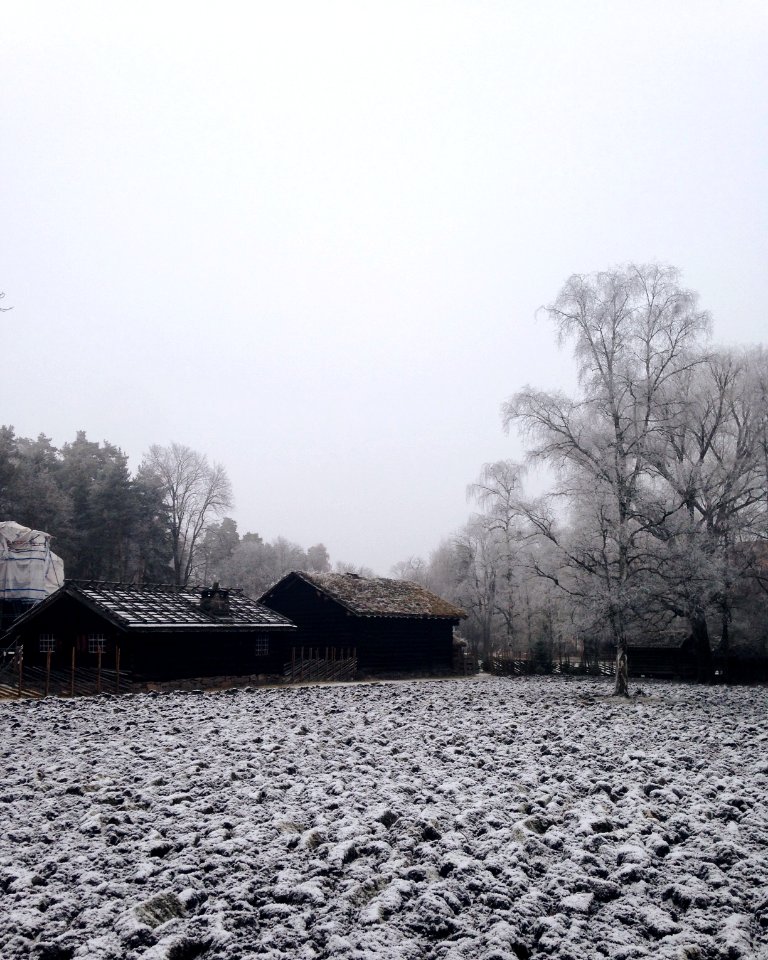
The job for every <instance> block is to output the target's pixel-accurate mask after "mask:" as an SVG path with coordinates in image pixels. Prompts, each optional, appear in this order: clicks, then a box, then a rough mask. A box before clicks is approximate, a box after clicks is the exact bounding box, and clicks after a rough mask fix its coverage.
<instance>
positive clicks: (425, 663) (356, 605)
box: [259, 571, 466, 674]
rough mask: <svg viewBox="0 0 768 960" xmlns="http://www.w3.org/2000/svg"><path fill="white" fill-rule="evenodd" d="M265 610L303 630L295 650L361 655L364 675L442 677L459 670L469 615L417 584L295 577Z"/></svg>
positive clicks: (268, 597)
mask: <svg viewBox="0 0 768 960" xmlns="http://www.w3.org/2000/svg"><path fill="white" fill-rule="evenodd" d="M259 602H260V603H263V604H264V605H265V606H267V607H269V608H270V609H271V610H275V611H276V612H277V613H280V614H282V615H283V616H284V617H288V618H289V619H290V620H292V621H293V622H294V623H295V624H296V626H297V627H298V631H297V634H296V636H295V638H294V639H293V640H292V643H294V644H296V645H298V646H299V647H302V646H303V647H305V648H306V649H319V650H320V651H324V650H326V649H328V650H343V649H349V648H354V649H355V650H356V651H357V663H358V669H359V670H360V671H361V672H363V673H369V674H382V673H414V672H419V673H433V672H434V673H436V672H448V671H450V670H451V669H452V666H453V655H454V652H453V630H454V627H456V626H457V625H458V623H459V622H460V621H461V620H463V619H464V618H465V617H466V613H465V612H464V611H463V610H462V609H461V608H460V607H457V606H455V605H454V604H452V603H449V602H448V601H447V600H443V599H442V598H441V597H438V596H437V595H436V594H434V593H431V592H430V591H429V590H427V589H425V588H424V587H422V586H421V585H420V584H418V583H412V582H411V581H408V580H390V579H387V578H385V577H362V576H359V575H358V574H354V573H343V574H342V573H305V572H302V571H295V572H293V573H289V574H287V575H286V576H284V577H283V578H282V580H280V581H278V583H276V584H275V585H274V586H273V587H271V588H270V589H269V590H267V592H266V593H265V594H264V595H263V596H262V597H260V598H259Z"/></svg>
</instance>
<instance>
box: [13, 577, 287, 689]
mask: <svg viewBox="0 0 768 960" xmlns="http://www.w3.org/2000/svg"><path fill="white" fill-rule="evenodd" d="M295 632H296V628H295V627H294V625H293V624H292V623H291V622H290V621H289V620H287V619H286V618H285V617H283V616H281V615H280V614H279V613H277V612H275V611H274V610H270V609H268V608H267V607H264V606H262V605H261V604H259V603H257V602H256V601H255V600H250V599H248V598H247V597H244V596H243V595H242V594H240V593H239V592H236V591H233V590H226V589H220V588H219V587H218V585H214V586H213V587H212V588H210V589H204V590H200V591H195V590H191V589H186V588H182V587H176V586H172V585H157V584H154V585H146V584H128V583H104V582H95V581H77V580H65V581H64V584H63V586H62V587H61V588H60V589H58V590H57V591H56V592H55V593H52V594H51V595H50V596H48V597H47V598H46V599H45V600H43V601H41V602H40V603H38V604H36V605H35V606H34V607H32V608H31V609H30V610H28V611H27V612H26V613H24V614H23V615H22V616H21V617H20V618H19V619H18V620H16V621H15V622H14V624H13V625H12V627H11V628H10V629H9V630H8V631H6V633H5V634H4V635H3V636H2V637H0V646H2V647H8V646H9V645H11V644H14V645H16V646H19V645H20V646H21V647H22V648H23V658H24V665H25V667H27V666H29V667H32V668H35V667H42V666H43V665H46V668H47V669H51V670H54V671H70V670H74V669H75V665H77V667H80V668H83V669H89V668H90V669H94V668H95V667H96V665H97V663H98V666H99V669H101V668H103V669H105V670H115V669H119V670H121V671H122V672H123V673H130V674H132V675H133V676H134V677H135V678H137V679H141V680H158V681H162V680H178V679H183V678H188V677H216V676H244V675H249V674H261V673H265V674H269V673H280V672H281V671H282V667H283V664H284V662H285V660H286V659H287V658H288V657H289V656H290V653H286V650H287V649H288V647H289V645H290V644H289V641H290V637H291V635H292V634H293V633H295Z"/></svg>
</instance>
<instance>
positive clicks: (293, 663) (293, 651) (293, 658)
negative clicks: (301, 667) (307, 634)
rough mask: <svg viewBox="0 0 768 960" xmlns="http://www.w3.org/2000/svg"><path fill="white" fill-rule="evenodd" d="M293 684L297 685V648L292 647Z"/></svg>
mask: <svg viewBox="0 0 768 960" xmlns="http://www.w3.org/2000/svg"><path fill="white" fill-rule="evenodd" d="M291 683H296V647H291Z"/></svg>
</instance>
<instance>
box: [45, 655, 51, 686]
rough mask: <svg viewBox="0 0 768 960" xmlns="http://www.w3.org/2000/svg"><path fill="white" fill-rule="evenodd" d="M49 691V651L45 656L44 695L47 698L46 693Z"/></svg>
mask: <svg viewBox="0 0 768 960" xmlns="http://www.w3.org/2000/svg"><path fill="white" fill-rule="evenodd" d="M50 689H51V651H50V650H49V651H48V653H46V655H45V695H46V697H47V696H48V691H49V690H50Z"/></svg>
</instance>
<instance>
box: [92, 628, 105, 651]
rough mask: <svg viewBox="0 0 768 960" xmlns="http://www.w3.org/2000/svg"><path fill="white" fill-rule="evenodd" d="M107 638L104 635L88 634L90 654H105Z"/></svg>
mask: <svg viewBox="0 0 768 960" xmlns="http://www.w3.org/2000/svg"><path fill="white" fill-rule="evenodd" d="M106 642H107V641H106V637H105V636H104V634H103V633H89V634H88V653H104V647H105V645H106Z"/></svg>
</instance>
